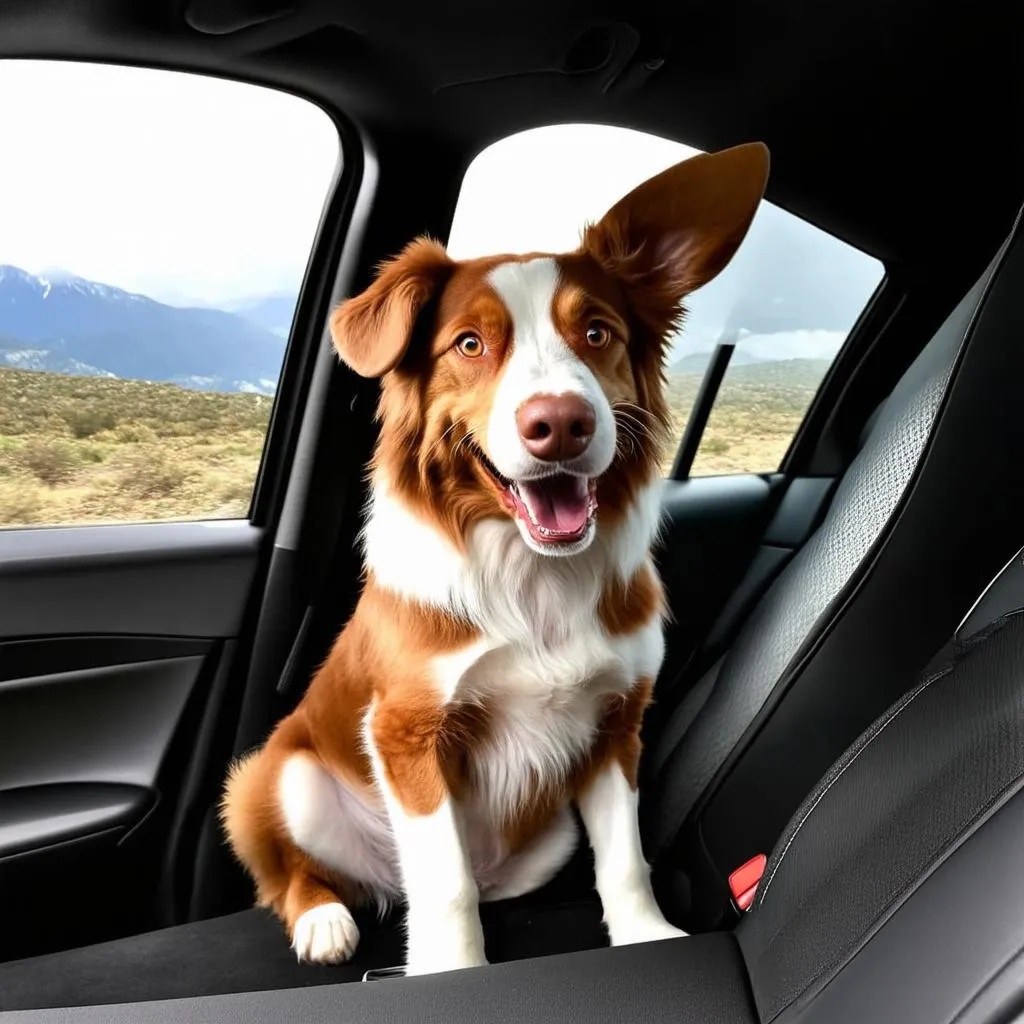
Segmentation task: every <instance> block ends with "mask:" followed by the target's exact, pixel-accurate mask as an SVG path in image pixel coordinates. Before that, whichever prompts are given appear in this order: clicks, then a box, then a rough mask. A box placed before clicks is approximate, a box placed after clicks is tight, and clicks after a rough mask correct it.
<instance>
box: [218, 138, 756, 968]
mask: <svg viewBox="0 0 1024 1024" xmlns="http://www.w3.org/2000/svg"><path fill="white" fill-rule="evenodd" d="M767 171H768V152H767V150H766V149H765V147H764V146H762V145H760V144H750V145H745V146H738V147H736V148H734V149H729V150H724V151H722V152H719V153H715V154H707V155H700V156H697V157H694V158H692V159H690V160H686V161H684V162H682V163H680V164H677V165H676V166H674V167H671V168H669V169H668V170H667V171H664V172H663V173H661V174H659V175H657V176H656V177H654V178H651V179H650V180H649V181H647V182H645V183H644V184H642V185H640V186H639V187H638V188H637V189H635V190H634V191H633V192H631V193H630V194H629V195H628V196H626V197H625V198H624V199H622V200H620V201H619V202H618V203H617V204H616V205H615V206H613V207H612V209H611V210H610V211H609V212H608V213H607V214H606V215H605V216H604V217H603V218H602V219H601V221H600V222H599V223H597V224H594V225H591V226H589V227H588V228H587V229H586V230H585V232H584V234H583V237H582V241H581V244H580V246H579V248H578V249H577V250H576V251H575V252H572V253H569V254H565V255H557V256H552V255H538V254H533V255H527V256H496V257H493V258H488V259H476V260H469V261H465V262H456V261H453V260H452V259H450V258H449V257H448V255H447V254H446V253H445V251H444V249H443V248H442V247H441V246H440V245H437V244H435V243H433V242H431V241H427V240H423V239H421V240H418V241H415V242H413V243H412V244H411V245H409V246H408V247H407V248H406V249H405V251H404V252H402V254H401V255H400V256H398V257H397V258H396V259H394V260H392V261H391V262H389V263H387V264H385V265H384V267H383V268H382V270H381V272H380V274H379V276H378V277H377V279H376V280H375V282H374V283H373V284H372V285H371V287H370V288H369V289H367V291H365V292H364V293H363V294H361V295H359V296H357V297H355V298H353V299H350V300H349V301H347V302H345V303H344V304H343V305H341V306H340V307H339V308H338V310H337V311H336V312H335V313H334V315H333V317H332V322H331V332H332V336H333V338H334V341H335V343H336V345H337V348H338V351H339V352H340V354H341V357H342V359H344V360H345V362H346V363H348V364H349V366H351V367H352V368H353V369H354V370H356V371H357V372H358V373H360V374H363V375H364V376H373V377H378V376H379V377H382V382H381V399H380V407H379V413H378V415H379V420H380V426H381V430H380V437H379V441H378V445H377V449H376V454H375V458H374V461H373V466H372V499H371V502H370V507H369V511H368V518H367V522H366V528H365V534H364V537H363V541H364V547H365V564H366V582H365V588H364V591H363V593H362V596H361V599H360V601H359V604H358V607H357V609H356V611H355V613H354V615H353V617H352V618H351V620H350V621H349V623H348V624H347V625H346V626H345V628H344V630H343V631H342V633H341V635H340V637H339V638H338V640H337V642H336V644H335V646H334V648H333V650H332V652H331V654H330V656H329V657H328V659H327V661H326V662H325V663H324V665H323V667H322V668H321V669H320V670H319V672H318V673H317V675H316V676H315V678H314V679H313V681H312V684H311V685H310V688H309V690H308V692H307V693H306V695H305V697H304V698H303V700H302V702H301V703H300V704H299V706H298V708H297V709H296V710H295V711H294V712H293V713H292V714H291V715H289V716H288V717H287V718H285V719H284V720H283V721H282V722H281V723H280V724H279V725H278V726H277V728H276V729H275V730H274V732H273V733H272V735H271V736H270V738H269V740H268V741H267V742H266V744H265V745H264V746H263V747H262V748H261V749H260V750H259V751H257V752H256V753H253V754H250V755H249V756H248V757H246V758H245V759H244V760H242V761H241V762H239V763H238V764H236V765H235V766H234V768H233V770H232V772H231V775H230V779H229V781H228V785H227V789H226V793H225V796H224V801H223V806H222V814H223V821H224V823H225V826H226V830H227V833H228V835H229V837H230V841H231V845H232V847H233V849H234V851H235V853H236V855H237V856H238V857H239V859H240V860H241V861H242V863H243V864H244V865H245V866H246V868H247V869H248V870H249V872H250V873H251V874H252V876H253V878H254V879H255V882H256V887H257V896H258V901H259V903H261V904H263V905H266V906H270V907H272V908H273V909H274V910H275V911H276V913H277V914H278V915H279V916H280V917H281V919H282V920H283V921H284V923H285V925H286V926H287V928H288V930H289V933H290V935H291V939H292V945H293V947H294V949H295V951H296V953H297V955H298V956H299V957H300V958H301V959H305V960H311V961H316V962H337V961H341V960H345V959H347V958H348V957H350V956H351V955H352V953H353V951H354V950H355V948H356V943H357V941H358V938H359V933H358V930H357V928H356V925H355V922H354V921H353V919H352V915H351V914H350V913H349V909H348V908H349V907H351V906H354V905H356V904H358V903H360V902H374V901H375V902H378V903H387V902H389V901H391V900H394V899H401V898H402V896H404V897H405V900H406V903H407V907H408V914H407V929H408V957H407V971H408V973H410V974H422V973H428V972H433V971H443V970H449V969H453V968H460V967H467V966H471V965H474V964H483V963H485V962H486V961H485V959H484V942H483V935H482V932H481V926H480V919H479V914H478V910H477V907H478V901H479V900H495V899H503V898H506V897H512V896H516V895H519V894H522V893H526V892H529V891H531V890H533V889H536V888H537V887H539V886H540V885H542V884H543V883H544V882H546V881H547V880H549V879H550V878H551V877H552V876H553V875H554V874H555V873H556V872H557V871H558V869H559V868H560V867H561V866H562V865H563V864H564V863H565V862H566V860H567V859H568V858H569V856H570V855H571V853H572V851H573V849H574V848H575V846H576V843H577V834H576V833H577V830H576V827H575V823H574V821H575V819H574V817H573V815H572V813H571V810H570V808H571V805H572V804H573V803H575V805H576V806H577V807H578V809H579V812H580V816H581V818H582V821H583V824H584V827H585V830H586V833H587V835H588V838H589V840H590V843H591V846H592V848H593V852H594V858H595V870H596V881H597V889H598V893H599V895H600V898H601V900H602V903H603V907H604V914H605V921H606V924H607V927H608V930H609V934H610V939H611V942H612V943H613V944H622V943H632V942H643V941H647V940H651V939H659V938H664V937H667V936H672V935H681V934H683V933H682V932H680V931H679V930H678V929H676V928H674V927H672V926H671V925H669V924H668V923H667V922H666V921H665V919H664V917H663V916H662V914H661V912H660V910H659V909H658V906H657V904H656V903H655V900H654V897H653V895H652V892H651V886H650V881H649V870H648V866H647V864H646V863H645V861H644V858H643V853H642V850H641V846H640V836H639V831H638V827H637V793H636V779H637V762H638V759H639V756H640V740H639V729H640V723H641V718H642V716H643V713H644V709H645V707H646V706H647V703H648V701H649V700H650V696H651V687H652V683H653V680H654V678H655V676H656V674H657V672H658V668H659V665H660V663H661V660H662V655H663V648H664V643H663V639H662V617H663V612H664V605H663V598H662V591H661V586H660V583H659V581H658V577H657V575H656V574H655V570H654V567H653V565H652V561H651V554H650V551H651V545H652V543H653V541H654V539H655V534H656V532H657V528H658V519H659V508H660V503H659V485H660V476H661V474H660V468H659V467H660V460H661V458H662V455H663V450H662V449H663V442H664V441H665V439H666V434H667V422H668V420H667V408H666V402H665V397H664V394H663V383H664V380H663V359H664V354H665V346H666V340H667V339H668V338H669V337H670V336H671V334H672V333H673V331H674V330H675V329H676V328H677V327H678V325H679V323H680V321H681V317H682V315H683V305H682V300H683V298H684V296H686V295H687V294H688V293H689V292H691V291H693V290H694V289H695V288H699V287H700V286H701V285H702V284H704V283H705V282H707V281H709V280H710V279H711V278H713V277H714V276H715V275H716V274H718V272H719V271H721V270H722V268H723V267H725V265H726V264H727V263H728V262H729V260H730V259H731V258H732V255H733V253H734V252H735V251H736V249H737V247H738V246H739V244H740V242H741V241H742V239H743V237H744V235H745V234H746V231H747V228H748V227H749V225H750V222H751V220H752V218H753V216H754V212H755V210H756V208H757V206H758V203H759V201H760V199H761V196H762V193H763V191H764V187H765V183H766V177H767Z"/></svg>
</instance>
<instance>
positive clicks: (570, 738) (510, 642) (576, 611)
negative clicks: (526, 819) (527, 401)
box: [364, 482, 664, 826]
mask: <svg viewBox="0 0 1024 1024" xmlns="http://www.w3.org/2000/svg"><path fill="white" fill-rule="evenodd" d="M659 499H660V489H659V486H658V485H652V486H651V487H650V488H648V489H647V491H645V492H644V493H643V494H642V496H641V499H640V500H639V501H638V502H637V503H636V505H635V506H634V509H633V512H632V513H631V515H630V517H629V518H627V520H626V522H625V523H624V524H623V525H622V526H621V527H620V528H619V529H618V530H617V531H616V532H615V534H614V535H613V536H610V537H602V536H601V535H600V534H599V535H598V537H597V538H595V541H594V543H593V544H592V545H591V548H590V549H589V550H588V551H586V552H584V553H582V554H580V555H577V556H574V557H572V558H557V557H549V556H545V555H540V554H537V553H536V552H533V551H531V550H530V548H528V547H527V546H526V544H525V543H524V542H523V540H522V538H521V537H520V535H519V531H518V530H517V529H516V527H515V525H514V523H512V522H511V521H510V520H509V521H503V520H497V519H496V520H489V521H486V522H483V523H481V524H479V525H478V526H477V527H476V529H475V531H474V533H473V536H472V537H471V538H470V543H469V550H468V552H467V553H465V554H463V553H461V552H459V551H457V550H456V549H455V548H454V547H453V546H452V545H451V544H450V543H449V542H448V541H447V540H446V538H444V536H443V535H441V534H440V533H439V532H438V531H437V530H435V529H434V528H432V527H431V526H429V525H428V524H425V523H423V522H421V521H419V520H417V519H416V518H415V517H413V516H412V515H411V514H410V513H409V512H408V511H407V509H406V508H405V507H404V506H403V505H402V504H401V503H399V502H398V501H396V500H395V499H394V498H393V497H391V496H390V495H389V494H388V492H387V489H386V487H385V486H383V485H382V484H381V483H379V482H378V484H377V486H376V488H375V491H374V497H373V504H372V506H371V510H370V516H369V519H368V522H367V527H366V531H365V535H364V539H365V544H366V560H367V566H368V568H369V569H371V570H372V571H373V573H374V576H375V578H376V580H377V582H378V583H379V584H381V585H383V586H385V587H388V588H389V589H391V590H393V591H395V592H397V593H399V594H401V595H402V596H403V597H406V598H409V599H412V600H416V601H419V602H422V603H424V604H427V605H429V606H431V607H435V608H440V609H444V610H447V611H450V612H452V613H454V614H458V615H460V616H463V617H466V618H468V619H470V621H472V622H473V623H474V625H476V626H477V627H478V628H479V629H480V631H481V634H482V635H481V638H480V639H479V640H478V641H476V642H475V643H474V644H472V645H471V646H469V647H467V648H465V649H463V650H460V651H456V652H453V653H451V654H447V655H444V656H443V657H438V658H435V659H434V663H433V665H432V670H433V675H434V679H435V681H436V684H437V686H438V688H439V690H440V691H441V694H442V696H443V697H444V699H445V700H448V701H467V702H471V703H480V704H482V705H485V706H486V707H487V709H488V728H487V732H486V736H485V737H482V742H481V744H480V745H479V748H478V750H477V753H476V756H475V757H474V760H473V761H472V762H471V771H472V774H473V786H472V789H473V791H474V793H475V794H476V797H475V800H474V803H475V804H476V811H477V813H478V814H480V815H481V816H483V817H486V818H488V819H490V822H491V823H492V824H493V825H495V826H500V824H501V823H502V822H504V821H507V820H508V818H509V817H510V816H511V815H512V814H514V813H516V812H517V811H519V810H521V809H522V808H523V806H524V804H526V803H527V802H528V801H529V799H530V795H531V793H533V792H535V791H536V788H537V786H538V785H539V784H543V783H547V782H557V781H559V780H560V779H562V778H564V776H565V774H566V773H567V772H568V771H569V770H570V769H571V767H572V766H573V764H574V763H575V762H576V761H577V759H578V758H579V756H580V755H581V754H583V753H584V752H585V751H586V750H587V749H589V747H590V745H591V744H592V742H593V740H594V736H595V731H596V728H597V725H598V721H599V718H600V715H601V712H602V709H603V707H604V705H605V698H606V697H607V696H608V695H609V694H610V693H614V692H625V691H626V690H628V689H629V688H630V687H632V686H633V685H634V684H635V683H636V681H637V680H638V679H639V678H641V677H645V676H646V677H653V676H655V675H656V674H657V671H658V668H659V666H660V664H661V660H662V655H663V652H664V642H663V638H662V624H661V622H660V620H658V619H655V620H653V621H651V622H650V623H648V624H646V625H645V626H644V627H642V628H641V629H640V630H638V631H637V632H635V633H632V634H627V635H620V636H610V635H609V634H608V633H607V632H606V631H605V629H604V628H603V626H602V624H601V621H600V619H599V617H598V615H597V607H598V602H599V600H600V596H601V593H602V590H603V587H604V584H605V582H606V581H607V580H608V579H609V578H612V577H615V576H618V577H619V578H621V579H629V578H630V577H631V576H632V575H633V574H634V573H635V572H636V571H637V570H638V569H639V568H641V567H642V566H643V565H644V564H645V563H647V562H648V560H649V557H650V556H649V550H650V545H651V543H652V541H653V538H654V533H655V530H656V528H657V523H658V512H659V508H660V501H659Z"/></svg>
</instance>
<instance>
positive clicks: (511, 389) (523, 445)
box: [482, 257, 634, 554]
mask: <svg viewBox="0 0 1024 1024" xmlns="http://www.w3.org/2000/svg"><path fill="white" fill-rule="evenodd" d="M487 282H488V284H489V285H490V286H491V287H492V288H493V289H494V291H495V292H496V293H497V294H498V296H499V298H500V299H501V300H502V302H503V303H504V305H505V308H506V309H507V310H508V312H509V317H510V319H511V326H512V332H511V333H512V337H511V344H510V354H509V356H508V358H507V359H506V360H505V365H504V367H503V369H502V371H501V376H500V380H499V382H498V385H497V387H496V388H495V390H494V395H493V399H492V403H491V409H490V413H489V415H488V422H487V431H486V439H485V443H484V444H483V445H482V447H483V448H484V450H485V451H486V453H487V455H488V457H489V459H490V462H491V464H492V466H493V468H494V469H495V470H497V474H495V476H496V478H497V481H498V482H499V483H500V484H502V485H503V486H504V488H505V491H506V493H507V494H508V497H509V499H510V501H511V503H512V507H513V511H514V513H515V515H516V522H517V525H518V526H519V529H520V531H521V533H522V535H523V539H524V540H525V541H526V543H527V544H529V545H530V546H531V547H533V548H534V549H536V550H538V551H543V552H551V553H553V554H572V553H573V552H574V551H576V550H579V549H581V548H583V547H586V546H587V545H589V543H590V542H591V540H592V539H593V535H594V530H595V527H596V521H595V517H596V512H597V482H598V480H599V478H600V477H601V476H603V475H604V474H605V473H606V472H607V471H608V470H609V469H610V468H611V464H612V460H613V459H614V457H615V448H616V443H617V436H616V426H615V415H614V413H613V411H612V402H614V401H616V399H619V400H620V401H629V400H630V399H631V398H633V397H634V396H633V395H632V394H629V392H631V391H634V389H631V388H629V386H628V383H627V382H623V384H624V386H621V387H620V388H618V389H616V388H615V387H614V385H613V383H612V382H610V381H606V382H604V383H603V384H602V381H601V380H600V379H599V378H598V376H597V374H596V373H595V371H594V369H592V368H591V367H590V366H589V365H588V364H587V361H586V358H585V353H584V354H581V353H579V352H578V351H577V348H576V344H578V339H577V337H574V336H575V335H580V334H582V336H583V337H582V341H583V343H584V344H585V345H587V346H592V347H594V348H597V347H604V346H605V345H607V344H610V343H611V341H612V335H611V328H610V327H609V325H608V324H607V322H606V321H605V320H603V319H600V318H598V317H596V316H591V317H589V318H588V319H587V322H586V323H584V322H579V323H575V324H573V323H563V324H561V325H559V324H557V323H556V309H557V308H558V305H559V298H560V296H561V297H564V296H565V295H566V294H567V291H568V289H569V288H571V287H572V285H571V284H570V282H568V281H567V280H566V279H565V278H564V277H563V274H562V271H561V268H560V267H559V264H558V261H557V260H555V259H552V258H543V257H542V258H538V259H533V260H528V261H524V262H516V263H501V264H499V265H498V266H496V267H495V268H494V269H493V270H492V271H490V273H489V274H488V275H487ZM581 299H582V296H581ZM581 305H582V302H581ZM606 315H607V314H606ZM616 319H618V317H617V316H616ZM560 328H561V329H560ZM618 333H619V335H620V336H623V340H622V341H621V342H620V344H623V345H624V344H625V338H624V335H625V333H626V332H625V329H624V326H622V327H620V329H619V332H618ZM616 391H618V392H619V393H618V394H617V393H616ZM623 392H625V393H623Z"/></svg>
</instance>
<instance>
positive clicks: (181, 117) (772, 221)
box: [0, 60, 882, 358]
mask: <svg viewBox="0 0 1024 1024" xmlns="http://www.w3.org/2000/svg"><path fill="white" fill-rule="evenodd" d="M0 96H3V97H5V98H6V99H5V102H3V103H2V104H0V140H2V142H3V157H2V159H0V263H11V264H14V265H15V266H19V267H21V268H22V269H24V270H28V271H30V272H32V273H44V272H46V271H47V270H52V269H54V268H59V269H61V270H64V271H66V272H71V273H74V274H78V275H80V276H82V277H86V278H89V279H91V280H97V281H102V282H103V283H106V284H112V285H116V286H118V287H121V288H126V289H128V290H130V291H138V292H142V293H144V294H147V295H150V296H152V297H153V298H156V299H159V300H161V301H164V302H170V303H173V304H177V305H187V304H209V305H218V306H221V307H223V308H232V307H233V306H235V305H238V304H239V303H241V302H243V301H244V300H245V299H247V298H249V297H252V296H258V295H262V294H267V293H274V292H282V291H283V292H291V293H293V294H294V293H295V292H296V291H297V289H298V286H299V283H300V282H301V279H302V275H303V272H304V270H305V266H306V262H307V259H308V256H309V251H310V247H311V245H312V242H313V239H314V235H315V231H316V227H317V223H318V221H319V218H320V216H321V213H322V210H323V205H324V202H325V199H326V196H327V193H328V191H329V188H330V184H331V181H332V179H333V177H334V175H335V173H336V171H337V169H338V167H339V165H340V159H341V157H340V151H339V144H338V136H337V132H336V130H335V128H334V126H333V125H332V124H331V122H330V120H329V118H328V117H327V115H326V114H324V113H323V112H322V111H321V110H320V109H319V108H317V107H315V106H314V105H313V104H311V103H309V102H307V101H305V100H303V99H300V98H297V97H293V96H289V95H286V94H283V93H280V92H276V91H274V90H269V89H263V88H259V87H256V86H252V85H248V84H241V83H234V82H228V81H223V80H218V79H213V78H208V77H203V76H199V75H188V74H184V73H180V72H165V71H152V70H144V69H132V68H119V67H105V66H102V65H85V64H62V63H58V62H48V61H38V62H36V61H14V60H8V61H3V60H0ZM696 152H697V150H694V149H690V148H688V147H686V146H683V145H681V144H680V143H677V142H673V141H669V140H666V139H661V138H657V137H655V136H651V135H646V134H644V133H641V132H635V131H629V130H627V129H621V128H610V127H604V126H595V125H556V126H549V127H545V128H538V129H534V130H531V131H527V132H522V133H520V134H518V135H516V136H513V137H511V138H509V139H505V140H503V141H501V142H499V143H497V144H495V145H494V146H491V147H490V148H489V149H487V150H485V151H484V152H483V153H481V154H480V155H479V156H478V157H477V159H476V160H475V161H474V163H473V164H472V165H471V166H470V168H469V171H468V172H467V176H466V179H465V182H464V185H463V189H462V193H461V195H460V199H459V203H458V206H457V209H456V214H455V222H454V224H453V226H452V232H451V236H450V239H449V251H450V252H451V254H452V255H453V256H455V257H456V258H463V257H470V256H478V255H485V254H488V253H494V252H516V251H524V250H542V251H555V252H557V251H562V250H567V249H571V248H573V247H574V246H575V245H576V243H577V241H578V239H579V232H580V228H581V226H582V225H583V223H584V222H585V221H587V220H596V219H598V218H599V217H600V216H601V215H602V214H603V213H604V211H605V210H606V209H607V208H608V207H609V206H611V205H612V204H613V203H614V202H615V201H616V200H617V199H618V198H619V197H621V196H622V195H624V194H625V193H626V192H628V191H629V190H630V189H631V188H633V187H634V186H636V185H638V184H639V183H640V182H642V181H643V180H645V179H646V178H648V177H650V176H652V175H653V174H656V173H658V172H659V171H661V170H663V169H664V168H666V167H668V166H670V165H671V164H673V163H676V162H678V161H679V160H683V159H686V158H687V157H689V156H692V155H693V154H694V153H696ZM881 273H882V268H881V266H880V265H879V264H878V263H877V262H876V261H874V260H872V259H870V258H869V257H867V256H865V255H864V254H862V253H859V252H857V251H856V250H854V249H852V248H850V247H849V246H847V245H846V244H845V243H842V242H840V241H838V240H837V239H834V238H832V237H831V236H829V235H827V234H825V233H824V232H822V231H820V230H818V229H817V228H815V227H813V226H811V225H809V224H807V223H805V222H803V221H801V220H800V219H799V218H797V217H794V216H792V215H790V214H788V213H786V212H785V211H782V210H780V209H778V208H777V207H774V206H772V205H771V204H770V203H767V202H764V203H762V204H761V207H760V210H759V212H758V215H757V217H756V218H755V220H754V224H753V225H752V227H751V230H750V232H749V234H748V236H747V239H746V241H745V242H744V244H743V246H742V247H741V249H740V251H739V253H738V254H737V256H736V257H735V258H734V260H733V261H732V263H731V264H730V265H729V267H728V268H727V269H726V270H725V272H724V273H723V274H721V275H720V276H719V277H718V278H717V279H716V280H715V281H713V282H712V283H711V284H709V285H706V286H705V287H704V288H703V289H701V290H700V291H699V292H698V293H696V294H695V295H694V296H692V298H691V300H690V301H689V306H690V316H689V319H688V321H687V328H686V331H685V333H684V335H683V337H682V338H681V339H678V340H677V342H676V345H675V349H676V352H677V354H680V355H682V354H685V353H686V352H689V351H704V350H707V349H709V348H711V347H713V345H714V343H715V342H716V341H717V340H718V339H719V338H721V337H723V336H724V335H729V336H733V337H739V338H741V339H742V340H741V342H740V343H741V344H742V346H743V347H744V348H745V349H746V350H747V351H748V352H749V353H750V354H751V355H759V356H768V357H772V358H780V357H788V356H784V355H783V353H796V354H799V355H807V356H812V357H813V356H819V357H820V356H823V357H826V358H829V357H831V356H832V355H834V353H835V351H836V350H837V348H838V346H839V345H840V344H841V342H842V340H843V338H844V337H845V334H846V331H847V330H848V329H849V327H850V326H851V325H852V323H853V320H854V319H855V318H856V315H857V314H858V313H859V311H860V309H861V308H862V307H863V305H864V303H865V302H866V301H867V299H868V297H869V296H870V294H871V292H872V291H873V289H874V287H875V285H876V284H877V283H878V281H879V279H880V277H881Z"/></svg>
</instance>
